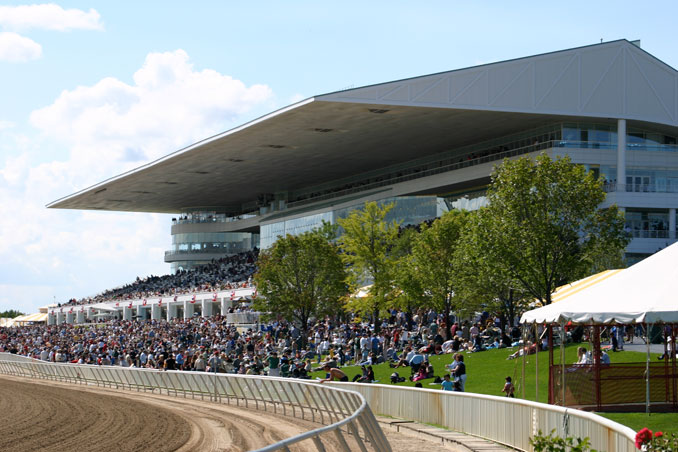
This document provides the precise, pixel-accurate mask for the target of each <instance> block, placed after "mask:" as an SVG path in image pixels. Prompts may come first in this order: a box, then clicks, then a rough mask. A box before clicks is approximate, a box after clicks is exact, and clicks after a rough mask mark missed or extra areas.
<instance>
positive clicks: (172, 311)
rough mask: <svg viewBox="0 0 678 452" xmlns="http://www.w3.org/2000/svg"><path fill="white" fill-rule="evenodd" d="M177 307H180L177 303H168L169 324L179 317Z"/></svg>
mask: <svg viewBox="0 0 678 452" xmlns="http://www.w3.org/2000/svg"><path fill="white" fill-rule="evenodd" d="M177 307H178V305H177V304H176V303H167V321H168V322H169V321H170V320H172V319H175V318H176V317H177Z"/></svg>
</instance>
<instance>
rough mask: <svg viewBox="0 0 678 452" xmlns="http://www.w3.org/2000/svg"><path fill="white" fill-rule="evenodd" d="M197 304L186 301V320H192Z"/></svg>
mask: <svg viewBox="0 0 678 452" xmlns="http://www.w3.org/2000/svg"><path fill="white" fill-rule="evenodd" d="M194 306H195V304H193V303H191V302H190V301H189V300H186V301H184V319H190V318H191V317H193V311H194V309H193V308H194Z"/></svg>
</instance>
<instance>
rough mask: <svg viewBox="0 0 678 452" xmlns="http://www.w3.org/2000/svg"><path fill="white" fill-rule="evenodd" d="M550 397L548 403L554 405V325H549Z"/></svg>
mask: <svg viewBox="0 0 678 452" xmlns="http://www.w3.org/2000/svg"><path fill="white" fill-rule="evenodd" d="M548 328H549V396H548V403H549V404H553V399H554V398H555V397H554V396H555V394H554V393H553V324H549V326H548Z"/></svg>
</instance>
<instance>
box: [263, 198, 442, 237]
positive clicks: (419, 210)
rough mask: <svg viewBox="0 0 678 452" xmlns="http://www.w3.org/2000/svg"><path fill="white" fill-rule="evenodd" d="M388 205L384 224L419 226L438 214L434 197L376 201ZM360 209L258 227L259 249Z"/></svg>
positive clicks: (341, 210)
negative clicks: (259, 230)
mask: <svg viewBox="0 0 678 452" xmlns="http://www.w3.org/2000/svg"><path fill="white" fill-rule="evenodd" d="M389 202H394V203H395V206H394V207H393V209H391V211H390V212H389V213H388V215H387V216H386V221H393V220H396V221H398V222H400V224H401V225H402V226H407V225H411V224H419V223H421V222H422V221H425V220H429V219H432V218H436V217H438V216H440V214H441V213H442V212H441V211H440V208H439V203H438V198H437V197H436V196H403V197H398V198H388V199H385V200H382V201H379V203H380V204H385V203H389ZM363 205H364V204H362V203H361V204H356V205H353V206H350V207H346V208H343V209H337V210H332V211H330V212H324V213H319V214H313V215H308V216H305V217H301V218H294V219H290V220H282V221H278V222H275V223H270V224H262V225H261V248H262V249H266V248H270V247H271V246H272V245H273V244H274V243H275V241H276V240H277V239H278V237H282V236H285V235H287V234H291V235H297V234H302V233H304V232H308V231H311V230H313V229H316V228H319V227H321V226H322V223H323V221H326V222H328V223H332V224H334V223H336V220H337V219H339V218H346V217H348V216H349V215H350V213H351V211H353V210H355V209H359V208H361V207H362V206H363Z"/></svg>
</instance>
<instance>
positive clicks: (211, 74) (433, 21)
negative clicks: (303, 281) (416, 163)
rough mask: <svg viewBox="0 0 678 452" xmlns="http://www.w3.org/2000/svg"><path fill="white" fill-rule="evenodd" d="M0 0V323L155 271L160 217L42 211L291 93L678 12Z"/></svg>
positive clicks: (163, 222)
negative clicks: (1, 315) (0, 314)
mask: <svg viewBox="0 0 678 452" xmlns="http://www.w3.org/2000/svg"><path fill="white" fill-rule="evenodd" d="M647 5H650V6H645V4H641V3H638V2H627V1H600V2H581V1H571V2H566V3H562V2H537V1H534V2H531V1H528V2H499V1H493V2H489V1H488V2H461V1H459V2H457V1H430V2H403V1H388V2H387V1H373V2H352V1H344V2H318V1H314V2H311V1H289V2H280V1H271V2H224V1H203V2H191V3H188V2H176V1H143V2H131V1H118V2H85V1H67V2H58V3H51V4H46V3H45V4H38V3H21V2H2V3H0V207H2V214H1V215H0V311H3V310H5V309H10V308H14V309H21V310H23V311H27V312H34V311H35V310H37V308H38V307H39V306H43V305H46V304H48V303H51V302H53V301H54V300H56V301H57V302H59V301H65V300H67V299H68V298H70V297H76V298H81V297H84V296H88V295H94V294H96V293H98V292H100V291H103V290H105V289H107V288H111V287H115V286H118V285H121V284H124V283H127V282H131V281H133V280H134V278H135V277H136V276H146V275H149V274H165V273H167V272H168V271H169V265H168V264H165V263H164V262H163V252H164V251H165V250H167V249H169V248H170V235H169V228H170V218H171V216H169V215H151V214H138V213H136V214H132V213H115V212H113V213H110V212H109V213H105V212H103V213H102V212H79V211H59V210H52V209H50V210H48V209H45V208H44V206H45V204H47V203H49V202H51V201H54V200H56V199H58V198H61V197H63V196H66V195H68V194H71V193H73V192H75V191H77V190H80V189H82V188H85V187H87V186H90V185H92V184H94V183H97V182H99V181H101V180H103V179H105V178H107V177H110V176H113V175H116V174H119V173H120V172H122V171H124V170H127V169H130V168H134V167H137V166H140V165H142V164H144V163H146V162H148V161H150V160H153V159H155V158H158V157H160V156H162V155H165V154H168V153H170V152H173V151H175V150H177V149H179V148H181V147H183V146H185V145H187V144H190V143H192V142H195V141H197V140H199V139H201V138H205V137H207V136H209V135H212V134H215V133H219V132H222V131H225V130H228V129H229V128H232V127H234V126H236V125H239V124H242V123H244V122H246V121H247V120H249V119H252V118H254V117H257V116H260V115H262V114H265V113H267V112H269V111H272V110H275V109H277V108H280V107H282V106H285V105H288V104H290V103H292V102H294V101H297V100H300V99H302V98H306V97H310V96H312V95H315V94H322V93H325V92H331V91H335V90H339V89H343V88H347V87H357V86H362V85H368V84H372V83H379V82H385V81H390V80H396V79H401V78H406V77H412V76H417V75H424V74H429V73H434V72H441V71H446V70H452V69H458V68H463V67H468V66H474V65H478V64H484V63H491V62H495V61H501V60H505V59H511V58H519V57H523V56H529V55H534V54H539V53H545V52H551V51H556V50H561V49H566V48H572V47H578V46H583V45H588V44H594V43H598V42H600V40H601V39H603V40H605V41H610V40H615V39H620V38H626V39H629V40H633V39H640V40H641V41H642V47H643V48H644V49H645V50H647V51H648V52H650V53H652V54H653V55H655V56H656V57H657V58H659V59H661V60H663V61H664V62H666V63H667V64H669V65H671V66H673V67H678V53H677V52H676V50H675V49H676V48H678V47H677V44H678V37H677V35H676V33H675V17H676V15H677V13H678V3H675V2H670V1H657V2H652V3H648V4H647Z"/></svg>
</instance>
